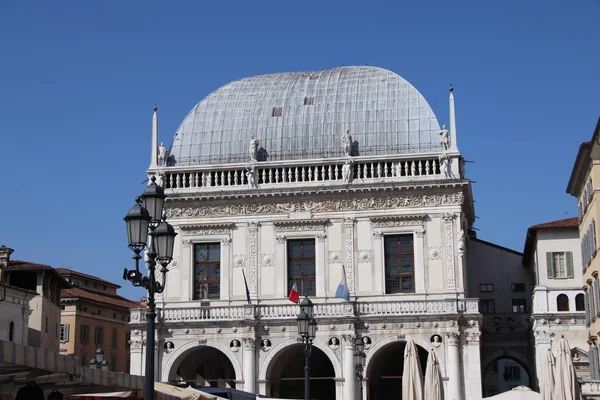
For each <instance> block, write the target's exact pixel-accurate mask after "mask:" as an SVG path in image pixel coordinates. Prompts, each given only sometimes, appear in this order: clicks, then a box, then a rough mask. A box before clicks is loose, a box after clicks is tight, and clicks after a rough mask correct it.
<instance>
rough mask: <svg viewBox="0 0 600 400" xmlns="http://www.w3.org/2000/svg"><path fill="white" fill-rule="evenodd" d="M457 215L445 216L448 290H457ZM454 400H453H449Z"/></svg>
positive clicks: (445, 254)
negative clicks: (455, 252) (455, 220)
mask: <svg viewBox="0 0 600 400" xmlns="http://www.w3.org/2000/svg"><path fill="white" fill-rule="evenodd" d="M454 217H455V215H454V214H452V213H449V214H444V216H443V217H442V218H443V219H444V257H445V264H446V289H449V290H450V291H454V289H456V269H455V267H454V229H453V221H454ZM449 400H452V399H449Z"/></svg>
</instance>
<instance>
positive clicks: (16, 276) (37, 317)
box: [0, 247, 70, 352]
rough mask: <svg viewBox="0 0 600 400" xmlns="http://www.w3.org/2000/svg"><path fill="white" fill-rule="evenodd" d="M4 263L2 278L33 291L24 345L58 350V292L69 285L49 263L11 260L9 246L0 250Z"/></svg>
mask: <svg viewBox="0 0 600 400" xmlns="http://www.w3.org/2000/svg"><path fill="white" fill-rule="evenodd" d="M0 253H1V254H2V257H3V260H4V261H3V262H4V263H5V265H6V266H5V267H4V272H3V275H4V276H3V278H2V279H3V281H4V282H6V283H8V285H10V286H15V287H18V288H21V289H25V290H28V291H30V292H34V293H36V295H35V296H34V297H33V298H32V299H31V300H30V301H29V308H30V309H31V315H30V316H29V326H28V333H27V343H26V344H27V345H28V346H32V347H37V348H41V349H46V350H50V351H54V352H58V348H59V346H58V342H59V325H60V291H61V289H64V288H69V287H70V285H69V284H68V283H67V281H65V280H64V279H63V278H61V277H60V276H59V275H58V273H57V272H56V270H55V269H54V268H52V267H51V266H49V265H45V264H38V263H33V262H28V261H18V260H11V259H10V255H11V253H12V249H8V248H6V247H4V248H3V249H2V251H1V252H0Z"/></svg>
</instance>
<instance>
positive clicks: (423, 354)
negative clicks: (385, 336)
mask: <svg viewBox="0 0 600 400" xmlns="http://www.w3.org/2000/svg"><path fill="white" fill-rule="evenodd" d="M405 347H406V342H405V341H399V340H396V341H392V342H390V343H387V344H385V345H383V346H380V347H379V348H378V349H376V350H375V351H374V352H373V353H371V354H369V357H368V360H367V361H368V363H367V366H366V367H367V368H366V374H365V375H366V377H367V398H368V399H369V400H382V399H388V398H394V399H402V372H403V371H404V348H405ZM417 349H418V351H419V360H420V362H421V370H422V373H423V376H425V368H426V366H427V357H428V356H429V352H428V351H427V350H425V349H424V348H423V347H421V346H419V345H418V344H417Z"/></svg>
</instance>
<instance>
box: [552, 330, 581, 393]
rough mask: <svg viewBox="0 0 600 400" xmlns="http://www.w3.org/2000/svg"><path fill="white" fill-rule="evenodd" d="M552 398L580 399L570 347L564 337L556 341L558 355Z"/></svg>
mask: <svg viewBox="0 0 600 400" xmlns="http://www.w3.org/2000/svg"><path fill="white" fill-rule="evenodd" d="M554 385H555V386H554V399H553V400H580V399H581V395H580V393H579V382H578V381H577V375H576V374H575V367H574V366H573V359H572V358H571V347H570V346H569V342H568V341H567V339H565V337H564V336H563V337H561V339H560V340H559V342H558V356H557V357H556V367H555V369H554Z"/></svg>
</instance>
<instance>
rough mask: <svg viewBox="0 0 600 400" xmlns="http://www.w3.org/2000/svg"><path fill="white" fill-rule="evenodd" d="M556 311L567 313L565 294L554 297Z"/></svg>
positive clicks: (567, 300)
mask: <svg viewBox="0 0 600 400" xmlns="http://www.w3.org/2000/svg"><path fill="white" fill-rule="evenodd" d="M556 309H557V310H558V311H569V298H568V297H567V295H566V294H559V295H558V296H557V297H556Z"/></svg>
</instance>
